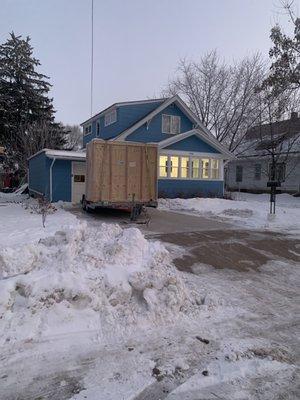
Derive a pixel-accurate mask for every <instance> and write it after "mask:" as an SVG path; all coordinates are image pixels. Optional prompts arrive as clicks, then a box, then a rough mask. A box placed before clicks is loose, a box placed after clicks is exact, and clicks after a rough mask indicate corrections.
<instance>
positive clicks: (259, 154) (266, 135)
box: [226, 113, 300, 193]
mask: <svg viewBox="0 0 300 400" xmlns="http://www.w3.org/2000/svg"><path fill="white" fill-rule="evenodd" d="M271 152H273V153H274V152H275V153H276V154H275V156H276V160H277V162H276V165H277V167H276V173H275V175H276V180H277V181H280V182H281V187H280V188H278V189H280V190H281V191H282V192H290V193H295V192H298V191H299V190H300V118H299V117H298V115H297V113H292V115H291V118H290V119H287V120H284V121H279V122H276V123H273V124H265V125H261V126H255V127H253V128H251V129H250V130H249V131H248V132H247V133H246V135H245V142H244V144H243V150H242V151H241V153H240V154H239V155H237V158H236V159H235V160H232V161H230V162H229V163H228V165H227V169H226V188H227V190H230V191H235V190H244V191H249V192H256V193H259V192H266V191H269V188H268V187H267V183H268V181H269V180H270V172H271V168H272V167H271V164H272V163H271Z"/></svg>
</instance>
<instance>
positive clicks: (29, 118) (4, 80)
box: [0, 33, 64, 164]
mask: <svg viewBox="0 0 300 400" xmlns="http://www.w3.org/2000/svg"><path fill="white" fill-rule="evenodd" d="M39 66H40V62H39V60H37V59H36V58H35V57H34V56H33V48H32V46H31V45H30V38H29V37H27V38H26V39H22V37H21V36H16V35H15V34H14V33H11V34H10V37H9V38H8V40H7V41H6V42H5V43H3V44H2V45H0V145H3V146H5V148H6V152H7V154H8V156H9V157H8V159H9V160H10V161H11V163H14V164H18V161H19V160H18V154H22V153H24V152H25V153H26V151H25V149H22V146H23V145H24V142H26V140H25V141H24V135H26V134H27V132H28V130H30V127H31V126H32V125H33V124H37V123H39V124H43V125H45V124H48V125H49V128H51V129H49V132H50V133H49V135H50V136H51V135H52V133H51V132H53V129H52V128H53V127H52V125H55V127H56V132H58V134H57V135H55V140H54V143H53V140H52V146H53V147H61V146H62V145H63V144H64V140H63V137H64V130H63V129H62V128H61V127H59V128H58V125H57V124H55V123H54V114H55V111H54V108H53V103H52V99H51V98H49V97H48V94H49V90H50V88H51V84H50V83H49V82H48V79H49V78H48V77H47V76H46V75H43V74H41V73H39V72H38V71H37V68H38V67H39ZM57 129H58V131H57ZM60 131H61V132H60ZM60 133H61V134H60ZM52 136H53V135H52ZM32 140H34V138H33V139H32ZM23 150H24V151H23Z"/></svg>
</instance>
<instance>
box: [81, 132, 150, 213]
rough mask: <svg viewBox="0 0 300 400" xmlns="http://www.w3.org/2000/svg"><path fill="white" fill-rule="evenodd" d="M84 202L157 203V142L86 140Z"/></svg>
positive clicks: (97, 204) (115, 205)
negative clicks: (87, 141) (88, 141)
mask: <svg viewBox="0 0 300 400" xmlns="http://www.w3.org/2000/svg"><path fill="white" fill-rule="evenodd" d="M85 201H86V204H89V205H90V206H93V204H94V205H95V206H99V207H101V206H102V207H105V206H108V207H110V206H112V207H124V206H127V205H131V204H132V203H133V202H134V203H136V204H145V205H152V206H156V204H157V146H156V145H155V144H146V143H135V142H117V141H111V142H110V141H105V140H101V139H94V140H92V141H91V142H90V143H88V144H87V177H86V195H85Z"/></svg>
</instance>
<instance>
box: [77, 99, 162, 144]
mask: <svg viewBox="0 0 300 400" xmlns="http://www.w3.org/2000/svg"><path fill="white" fill-rule="evenodd" d="M162 103H163V100H157V101H149V102H148V101H145V102H133V103H125V104H124V105H122V104H121V103H120V105H118V103H117V104H116V106H115V107H114V106H112V107H110V108H108V109H107V112H109V111H112V110H114V109H115V110H116V112H117V121H116V122H114V123H112V124H110V125H108V126H105V114H106V112H105V111H104V112H103V113H99V114H97V115H95V116H94V117H93V118H92V119H89V120H88V121H86V122H84V123H83V124H82V126H83V132H84V131H85V127H86V126H88V125H91V128H92V131H91V133H89V134H88V135H84V136H83V145H84V147H85V146H86V144H87V143H88V142H90V141H91V140H92V139H94V138H97V137H98V138H100V139H104V140H108V139H112V138H114V137H116V136H118V135H120V134H121V133H122V132H123V131H124V130H126V129H128V128H129V127H130V126H132V125H134V124H135V123H136V122H138V121H139V120H140V119H142V118H144V117H145V116H146V115H147V114H149V113H150V112H152V111H153V110H155V109H156V108H157V107H158V106H159V105H160V104H162ZM97 124H99V134H97Z"/></svg>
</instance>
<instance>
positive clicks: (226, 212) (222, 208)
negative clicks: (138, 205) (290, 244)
mask: <svg viewBox="0 0 300 400" xmlns="http://www.w3.org/2000/svg"><path fill="white" fill-rule="evenodd" d="M234 195H235V198H237V199H240V198H241V200H225V199H210V198H193V199H179V198H178V199H160V200H159V208H160V209H162V210H174V211H183V212H193V213H197V214H200V215H203V216H204V217H218V218H222V220H226V221H228V222H233V223H236V224H238V225H240V226H247V227H248V228H254V229H268V230H275V231H276V230H280V231H281V230H288V231H289V232H293V233H298V232H299V231H300V198H295V197H293V196H290V195H287V194H282V195H278V196H277V199H278V206H277V207H276V215H275V216H272V217H273V218H270V215H269V203H268V196H267V195H249V194H247V195H246V194H242V195H244V196H241V197H239V196H240V195H241V193H236V194H234Z"/></svg>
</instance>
